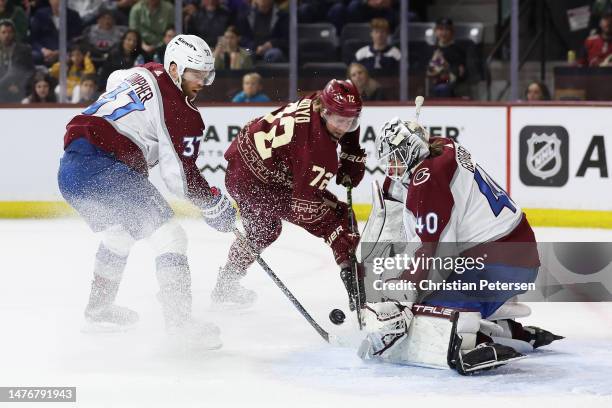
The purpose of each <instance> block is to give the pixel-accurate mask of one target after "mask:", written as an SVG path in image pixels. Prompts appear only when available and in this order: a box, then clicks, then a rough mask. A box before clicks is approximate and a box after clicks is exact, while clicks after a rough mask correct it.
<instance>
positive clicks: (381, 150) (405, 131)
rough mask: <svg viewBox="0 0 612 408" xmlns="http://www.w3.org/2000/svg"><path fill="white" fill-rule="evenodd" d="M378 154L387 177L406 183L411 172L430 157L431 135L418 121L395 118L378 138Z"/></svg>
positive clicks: (382, 129)
mask: <svg viewBox="0 0 612 408" xmlns="http://www.w3.org/2000/svg"><path fill="white" fill-rule="evenodd" d="M376 154H377V156H378V160H379V161H380V162H381V164H382V166H383V168H384V170H385V175H386V176H387V177H389V178H390V179H392V180H397V181H401V182H402V183H406V182H407V181H408V177H409V172H410V170H412V168H414V166H416V165H417V164H418V163H420V162H421V160H423V159H425V158H426V157H427V156H428V155H429V133H428V132H427V131H426V130H425V129H424V128H423V127H422V126H421V125H419V124H418V123H417V122H416V121H407V122H404V121H402V120H400V119H399V118H397V117H396V118H393V119H391V120H390V121H388V122H386V123H385V124H384V125H383V126H382V128H381V130H380V133H379V135H378V137H377V138H376Z"/></svg>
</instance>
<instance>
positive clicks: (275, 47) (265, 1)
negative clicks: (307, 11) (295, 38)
mask: <svg viewBox="0 0 612 408" xmlns="http://www.w3.org/2000/svg"><path fill="white" fill-rule="evenodd" d="M237 28H238V32H239V33H240V34H241V35H242V43H243V45H244V46H245V48H247V49H249V50H255V55H256V57H257V58H260V59H263V60H264V61H266V62H282V61H283V60H284V59H285V53H286V52H287V39H288V38H289V17H288V16H287V13H285V12H283V11H280V10H279V9H278V7H277V6H276V5H275V4H274V0H253V6H252V7H251V9H250V10H249V11H248V13H246V14H244V15H242V16H241V17H240V18H239V19H238V23H237Z"/></svg>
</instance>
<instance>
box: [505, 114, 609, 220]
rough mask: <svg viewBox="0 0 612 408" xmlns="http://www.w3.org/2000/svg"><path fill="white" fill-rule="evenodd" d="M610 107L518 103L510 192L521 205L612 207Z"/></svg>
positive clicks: (576, 207)
mask: <svg viewBox="0 0 612 408" xmlns="http://www.w3.org/2000/svg"><path fill="white" fill-rule="evenodd" d="M611 116H612V107H603V106H602V107H596V106H594V107H545V106H529V107H527V106H525V107H521V106H515V107H512V111H511V118H512V119H511V147H510V151H511V174H512V178H511V180H510V186H511V193H512V197H513V198H514V199H515V201H517V202H519V203H521V206H523V207H528V208H529V207H531V208H555V209H570V210H612V188H611V187H612V183H611V182H610V178H609V173H608V164H607V157H608V156H609V155H610V153H611V152H612V151H611V150H610V145H611V144H612V140H611V138H612V133H611V130H610V129H611V128H612V126H611V122H610V119H609V118H610V117H611Z"/></svg>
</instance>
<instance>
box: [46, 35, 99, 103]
mask: <svg viewBox="0 0 612 408" xmlns="http://www.w3.org/2000/svg"><path fill="white" fill-rule="evenodd" d="M95 73H96V67H95V66H94V64H93V62H91V58H90V57H89V55H85V53H84V52H83V48H82V47H81V46H80V45H77V44H75V45H73V46H72V47H71V48H70V55H69V59H68V72H67V74H66V96H67V97H68V99H71V98H72V91H73V89H74V87H75V86H77V85H78V84H79V83H80V82H81V77H82V76H83V75H86V74H95ZM59 74H60V63H59V62H56V63H55V64H53V65H52V66H51V69H49V75H51V76H52V77H53V78H55V80H56V81H57V80H59Z"/></svg>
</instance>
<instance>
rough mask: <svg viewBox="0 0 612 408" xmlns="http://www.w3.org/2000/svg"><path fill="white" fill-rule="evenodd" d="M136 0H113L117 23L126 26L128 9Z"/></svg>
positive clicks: (129, 9)
mask: <svg viewBox="0 0 612 408" xmlns="http://www.w3.org/2000/svg"><path fill="white" fill-rule="evenodd" d="M137 2H138V0H115V6H116V7H117V8H116V10H115V17H116V20H117V25H124V26H127V25H129V24H130V11H131V10H132V6H134V5H135V4H136V3H137Z"/></svg>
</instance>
